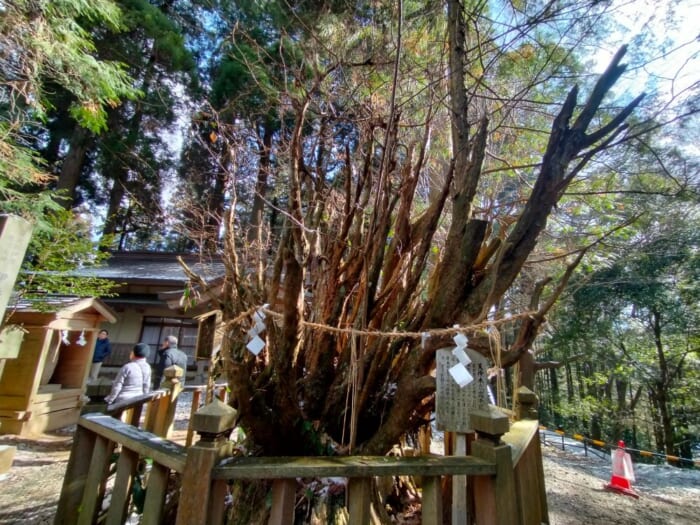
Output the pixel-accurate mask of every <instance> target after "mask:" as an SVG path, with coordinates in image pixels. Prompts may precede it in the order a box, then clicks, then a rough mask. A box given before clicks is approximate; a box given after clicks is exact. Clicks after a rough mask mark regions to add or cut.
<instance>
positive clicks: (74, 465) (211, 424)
mask: <svg viewBox="0 0 700 525" xmlns="http://www.w3.org/2000/svg"><path fill="white" fill-rule="evenodd" d="M150 402H151V401H148V403H150ZM146 420H147V421H148V417H146ZM472 420H473V423H474V426H475V429H476V438H477V439H476V440H475V441H474V442H473V443H472V454H471V455H470V456H435V455H426V456H417V457H388V456H345V457H236V458H234V457H232V442H231V441H230V440H229V439H228V436H229V434H230V433H231V431H232V429H233V426H234V421H235V410H233V409H232V408H231V407H229V406H228V405H226V404H225V403H223V402H221V401H220V400H219V399H218V398H215V399H214V401H213V402H212V403H210V404H208V405H206V406H205V407H203V408H201V409H200V410H198V411H197V412H196V413H195V414H194V416H193V418H192V420H191V421H190V424H191V425H193V427H194V430H195V431H196V432H197V434H198V436H199V440H198V442H197V443H195V444H194V445H192V446H189V447H187V446H183V445H180V444H177V443H174V442H172V441H169V440H167V439H164V438H163V437H160V436H158V435H156V434H155V433H153V432H150V431H148V430H142V429H139V428H137V427H135V426H133V425H132V424H130V423H133V422H135V421H137V420H131V421H122V420H120V419H117V418H114V417H112V416H111V415H108V414H87V415H85V416H83V417H82V418H81V419H80V421H79V423H78V426H77V430H76V434H75V438H74V442H73V449H72V451H71V457H70V460H69V462H68V467H67V471H66V476H65V479H64V485H63V489H62V491H61V497H60V501H59V506H58V512H57V514H56V518H55V521H54V523H55V525H64V524H66V525H68V524H70V525H73V524H84V525H88V524H93V523H98V522H99V523H106V524H107V525H117V524H123V523H124V522H125V520H126V517H127V512H128V509H129V505H130V503H131V494H132V484H133V482H134V475H135V473H136V471H137V467H138V464H139V461H141V460H142V459H143V458H149V460H150V462H151V470H150V473H149V476H148V482H147V487H146V492H145V503H144V505H143V515H142V519H141V523H142V524H144V525H150V524H153V525H159V524H161V523H165V521H164V520H166V514H167V513H166V506H171V505H172V504H173V501H172V498H171V499H170V500H168V501H166V497H167V496H168V494H169V491H170V492H172V490H173V489H172V486H169V480H170V479H171V477H172V476H171V475H172V474H173V473H175V474H177V475H179V476H178V478H179V481H180V483H179V489H178V491H179V493H178V494H177V498H176V499H177V510H176V516H177V518H176V525H205V524H207V525H209V524H211V525H221V524H223V523H224V522H225V509H226V507H225V499H226V497H227V494H228V488H229V483H230V482H231V481H233V480H256V479H258V480H259V479H267V480H272V508H271V514H270V518H269V523H270V524H271V525H291V524H292V523H293V522H294V505H295V494H296V479H297V478H313V477H342V478H347V480H348V485H347V502H348V513H349V523H351V524H353V525H355V524H363V525H364V524H369V523H370V506H371V505H370V501H371V498H370V495H371V486H372V482H373V478H375V477H377V476H421V479H422V483H421V485H422V523H425V524H441V523H442V517H443V511H442V501H443V499H442V489H441V477H442V476H466V479H468V480H469V481H468V483H469V485H470V486H471V487H472V489H473V494H474V498H473V499H474V503H473V509H472V510H471V511H470V514H471V515H472V516H473V517H474V520H473V522H474V523H476V524H478V525H539V524H541V523H548V522H549V520H548V514H547V502H546V496H545V491H544V475H543V470H542V459H541V455H540V443H539V433H538V431H537V430H538V424H537V421H536V420H523V421H518V422H516V423H514V424H513V425H512V426H510V429H509V430H508V432H507V433H505V434H504V433H502V432H500V430H501V429H503V425H502V420H503V418H502V416H501V417H500V418H499V417H498V416H495V417H494V412H490V413H486V414H481V415H477V417H472ZM506 428H508V425H507V423H506ZM117 449H118V450H119V454H118V459H117V460H116V465H115V467H112V474H114V476H113V484H112V485H111V489H109V488H108V483H107V479H108V478H109V477H110V466H111V464H112V462H113V453H114V451H115V450H117ZM462 479H464V478H462ZM107 498H109V505H106V504H105V501H106V499H107ZM103 507H106V508H105V509H104V510H103Z"/></svg>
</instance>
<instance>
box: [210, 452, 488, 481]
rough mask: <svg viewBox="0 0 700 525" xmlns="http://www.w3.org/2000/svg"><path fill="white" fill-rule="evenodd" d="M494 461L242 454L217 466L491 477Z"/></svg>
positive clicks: (249, 472)
mask: <svg viewBox="0 0 700 525" xmlns="http://www.w3.org/2000/svg"><path fill="white" fill-rule="evenodd" d="M495 473H496V466H495V465H494V463H493V462H489V461H485V460H482V459H479V458H475V457H472V456H463V457H456V456H415V457H406V456H404V457H392V456H335V457H281V456H278V457H240V458H235V459H231V460H230V461H229V462H227V463H226V464H225V465H222V466H218V467H216V468H215V469H214V472H213V473H212V474H213V477H214V478H215V479H282V478H297V477H304V478H305V477H310V478H311V477H322V478H323V477H334V476H337V477H346V478H365V477H372V476H411V475H415V476H445V475H460V474H462V475H467V476H490V475H494V474H495Z"/></svg>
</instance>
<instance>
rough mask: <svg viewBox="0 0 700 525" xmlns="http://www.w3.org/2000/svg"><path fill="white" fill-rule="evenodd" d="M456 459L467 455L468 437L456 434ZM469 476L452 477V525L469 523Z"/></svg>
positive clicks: (459, 433)
mask: <svg viewBox="0 0 700 525" xmlns="http://www.w3.org/2000/svg"><path fill="white" fill-rule="evenodd" d="M454 439H455V442H454V452H453V455H454V456H455V457H465V456H466V455H467V435H466V434H463V433H462V432H455V433H454ZM467 516H468V509H467V476H452V523H460V524H461V523H467Z"/></svg>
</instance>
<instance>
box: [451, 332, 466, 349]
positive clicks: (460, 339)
mask: <svg viewBox="0 0 700 525" xmlns="http://www.w3.org/2000/svg"><path fill="white" fill-rule="evenodd" d="M452 340H453V341H454V342H455V344H456V345H457V348H466V346H467V343H468V342H469V339H467V336H466V335H464V334H456V335H455V336H454V337H453V338H452Z"/></svg>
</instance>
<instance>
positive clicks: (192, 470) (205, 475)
mask: <svg viewBox="0 0 700 525" xmlns="http://www.w3.org/2000/svg"><path fill="white" fill-rule="evenodd" d="M235 421H236V411H235V410H234V409H233V408H231V407H230V406H228V405H226V404H224V403H222V402H221V401H219V400H218V399H216V398H215V399H214V400H213V401H212V402H211V403H209V404H208V405H206V406H205V407H203V408H202V409H201V410H198V411H197V413H195V415H194V418H193V422H192V427H193V428H194V430H195V431H196V432H197V433H198V434H199V437H200V439H199V441H198V442H197V443H195V445H194V446H192V447H189V448H188V449H187V460H186V461H185V469H184V471H183V473H182V487H181V489H180V501H179V504H178V508H177V521H176V525H206V524H210V523H214V520H215V518H216V517H217V516H220V515H221V509H222V508H223V497H224V493H223V491H221V490H215V491H212V486H211V485H212V479H211V472H212V469H213V468H214V467H215V466H216V463H217V462H218V461H219V460H220V459H221V458H223V457H225V456H226V455H227V454H228V453H229V451H230V447H229V446H228V443H230V442H229V441H228V437H229V435H230V434H231V431H232V430H233V426H234V424H235ZM223 483H225V482H223ZM212 492H213V493H214V496H212Z"/></svg>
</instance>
